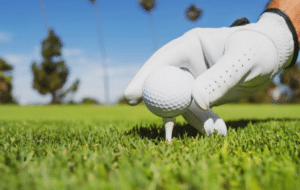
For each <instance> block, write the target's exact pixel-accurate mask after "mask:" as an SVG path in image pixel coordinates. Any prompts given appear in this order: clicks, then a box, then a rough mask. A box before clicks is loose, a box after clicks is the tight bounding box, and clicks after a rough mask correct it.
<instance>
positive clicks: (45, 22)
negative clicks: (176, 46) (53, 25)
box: [39, 0, 49, 34]
mask: <svg viewBox="0 0 300 190" xmlns="http://www.w3.org/2000/svg"><path fill="white" fill-rule="evenodd" d="M39 4H40V11H41V17H42V22H43V25H44V30H45V32H46V34H48V30H49V24H48V15H47V10H46V6H45V1H44V0H39Z"/></svg>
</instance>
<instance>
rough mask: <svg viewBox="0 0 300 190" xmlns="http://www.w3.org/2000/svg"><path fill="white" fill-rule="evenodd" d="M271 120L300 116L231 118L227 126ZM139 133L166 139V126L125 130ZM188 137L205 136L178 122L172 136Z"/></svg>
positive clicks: (289, 119)
mask: <svg viewBox="0 0 300 190" xmlns="http://www.w3.org/2000/svg"><path fill="white" fill-rule="evenodd" d="M269 121H300V119H298V118H295V119H294V118H282V119H275V118H269V119H247V120H243V119H242V120H230V121H226V122H225V123H226V125H227V128H233V129H238V128H245V127H247V126H248V125H249V124H250V123H252V124H256V123H264V122H269ZM132 134H135V135H138V136H140V137H141V138H142V139H143V138H148V139H152V140H155V139H157V140H159V141H163V140H165V128H164V126H163V125H157V124H152V125H150V126H141V125H136V126H134V127H133V128H132V129H130V130H129V131H126V132H125V135H132ZM185 135H186V136H187V137H194V138H195V137H196V136H197V135H199V136H203V135H202V134H201V133H200V132H199V131H198V130H197V129H195V128H194V127H192V126H191V125H189V124H186V123H183V124H181V123H178V124H176V125H175V127H174V129H173V133H172V137H176V138H177V139H180V138H183V137H184V136H185Z"/></svg>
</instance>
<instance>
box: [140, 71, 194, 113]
mask: <svg viewBox="0 0 300 190" xmlns="http://www.w3.org/2000/svg"><path fill="white" fill-rule="evenodd" d="M193 83H194V77H193V75H192V74H191V73H190V72H189V71H187V70H184V69H180V68H178V67H174V66H165V67H163V68H161V69H159V70H156V71H154V72H153V73H151V74H150V75H149V76H148V77H147V79H146V81H145V83H144V88H143V100H144V102H145V104H146V106H147V108H148V109H149V110H150V111H151V112H152V113H153V114H155V115H157V116H159V117H163V118H172V117H177V116H179V115H181V114H183V113H184V112H186V111H187V109H188V108H189V106H190V105H191V102H192V87H193Z"/></svg>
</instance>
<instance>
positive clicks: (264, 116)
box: [0, 104, 300, 190]
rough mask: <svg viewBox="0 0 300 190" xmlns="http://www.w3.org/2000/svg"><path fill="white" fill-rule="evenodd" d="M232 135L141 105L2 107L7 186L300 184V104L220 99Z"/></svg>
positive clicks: (0, 146)
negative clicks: (168, 138) (166, 119)
mask: <svg viewBox="0 0 300 190" xmlns="http://www.w3.org/2000/svg"><path fill="white" fill-rule="evenodd" d="M214 111H215V112H216V113H218V114H219V116H221V117H222V118H224V119H225V121H226V123H227V125H228V135H227V136H226V137H223V136H219V135H216V134H214V135H211V136H209V137H206V136H205V137H204V136H202V135H201V134H200V133H198V132H197V131H196V130H195V129H194V128H192V127H191V126H189V125H188V124H187V123H186V122H184V120H183V119H182V118H181V117H180V118H178V121H179V122H178V124H177V125H176V127H175V128H174V131H173V141H172V142H171V143H167V142H165V140H164V135H165V134H164V133H165V131H164V127H163V126H162V125H161V119H160V118H158V117H156V116H153V115H152V114H151V113H150V112H149V111H147V109H146V108H145V107H144V106H137V107H129V106H106V107H105V106H24V107H20V106H1V107H0V189H125V190H127V189H128V190H129V189H142V190H144V189H172V190H173V189H174V190H176V189H272V190H273V189H300V176H299V175H300V156H299V152H300V114H299V113H300V106H299V105H280V106H273V105H234V104H232V105H226V106H221V107H217V108H214Z"/></svg>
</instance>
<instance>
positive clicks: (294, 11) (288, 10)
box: [268, 0, 300, 42]
mask: <svg viewBox="0 0 300 190" xmlns="http://www.w3.org/2000/svg"><path fill="white" fill-rule="evenodd" d="M272 8H274V9H280V10H281V11H283V12H284V13H285V14H286V15H288V17H289V18H290V19H291V21H292V23H293V25H294V27H295V30H296V33H297V36H298V42H300V14H299V10H300V1H298V0H286V1H280V0H273V1H272V2H271V3H270V5H269V6H268V9H272Z"/></svg>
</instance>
